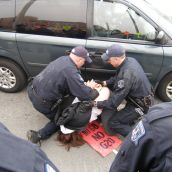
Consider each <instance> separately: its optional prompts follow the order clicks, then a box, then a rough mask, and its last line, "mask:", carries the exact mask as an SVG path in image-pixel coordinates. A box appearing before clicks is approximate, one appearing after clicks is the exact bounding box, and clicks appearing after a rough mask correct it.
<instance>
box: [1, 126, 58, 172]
mask: <svg viewBox="0 0 172 172" xmlns="http://www.w3.org/2000/svg"><path fill="white" fill-rule="evenodd" d="M0 155H1V156H0V171H1V172H47V170H46V168H52V169H54V172H59V171H58V169H57V168H56V167H55V166H54V165H53V164H52V162H51V161H50V160H49V159H48V157H47V156H46V154H45V153H44V152H43V151H42V150H41V149H40V148H39V147H38V146H36V145H34V144H32V143H30V142H28V141H25V140H22V139H20V138H18V137H16V136H14V135H13V134H11V133H10V132H9V130H8V129H7V128H6V127H5V126H4V125H3V124H2V123H0Z"/></svg>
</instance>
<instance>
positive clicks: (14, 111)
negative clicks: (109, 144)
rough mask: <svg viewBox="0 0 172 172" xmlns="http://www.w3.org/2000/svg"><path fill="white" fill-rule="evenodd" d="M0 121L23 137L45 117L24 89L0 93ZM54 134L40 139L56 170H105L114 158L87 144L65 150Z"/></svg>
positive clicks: (81, 171)
mask: <svg viewBox="0 0 172 172" xmlns="http://www.w3.org/2000/svg"><path fill="white" fill-rule="evenodd" d="M0 121H1V122H2V123H3V124H5V125H6V127H7V128H8V129H9V130H10V131H11V132H12V133H14V134H15V135H17V136H19V137H21V138H23V139H26V132H27V131H28V130H30V129H32V130H38V129H40V128H41V127H43V126H44V125H45V124H46V123H47V122H48V119H47V118H46V117H44V116H43V115H42V114H41V113H39V112H38V111H36V110H35V109H34V108H33V107H32V104H31V102H30V100H29V99H28V97H27V93H26V90H23V91H22V92H19V93H4V92H0ZM56 137H57V135H56V134H54V135H53V136H52V137H51V138H50V139H48V140H46V141H44V142H43V143H42V145H41V149H42V150H44V152H46V154H47V155H48V157H49V158H50V160H51V161H52V162H53V163H54V164H55V165H56V166H57V167H58V168H59V170H60V172H108V171H109V168H110V165H111V163H112V161H113V159H114V157H115V154H114V153H111V154H109V155H108V156H106V157H105V158H104V157H102V156H101V155H99V154H98V153H97V152H96V151H95V150H94V149H92V148H91V147H90V146H89V145H87V144H85V145H83V146H81V147H79V148H71V150H70V151H69V152H68V151H66V149H65V148H64V147H63V146H61V145H60V143H59V142H57V141H56Z"/></svg>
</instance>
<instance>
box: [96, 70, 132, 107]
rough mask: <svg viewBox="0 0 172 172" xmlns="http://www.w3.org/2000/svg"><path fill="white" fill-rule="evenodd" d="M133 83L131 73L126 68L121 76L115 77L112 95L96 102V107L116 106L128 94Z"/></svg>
mask: <svg viewBox="0 0 172 172" xmlns="http://www.w3.org/2000/svg"><path fill="white" fill-rule="evenodd" d="M133 83H134V78H133V77H132V73H131V72H130V71H128V70H126V71H124V72H123V76H122V78H119V79H116V81H115V82H114V86H113V91H112V95H111V97H110V98H109V99H108V100H105V101H101V102H97V107H98V108H107V109H114V108H117V107H118V106H119V105H120V104H121V103H122V101H123V100H124V99H125V98H126V97H127V95H128V94H129V91H130V89H131V88H132V85H133Z"/></svg>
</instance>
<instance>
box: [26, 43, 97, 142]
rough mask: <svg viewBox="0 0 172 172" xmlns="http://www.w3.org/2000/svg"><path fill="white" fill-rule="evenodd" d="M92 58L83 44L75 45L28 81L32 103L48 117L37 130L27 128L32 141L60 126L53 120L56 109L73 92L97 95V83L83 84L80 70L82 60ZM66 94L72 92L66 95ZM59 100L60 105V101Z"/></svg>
mask: <svg viewBox="0 0 172 172" xmlns="http://www.w3.org/2000/svg"><path fill="white" fill-rule="evenodd" d="M91 61H92V60H91V59H90V57H89V53H88V51H87V50H86V49H85V48H84V47H83V46H77V47H75V48H73V49H72V51H71V53H70V54H69V56H62V57H59V58H58V59H57V60H55V61H53V62H51V63H50V64H49V65H48V66H47V67H46V68H45V69H44V70H43V71H42V72H41V73H40V74H39V75H37V76H36V77H35V78H34V79H33V81H32V83H31V84H29V87H28V95H29V98H30V100H31V102H32V104H33V106H34V107H35V109H37V110H38V111H39V112H41V113H42V114H44V115H45V116H46V117H47V118H49V119H50V122H48V123H47V125H45V127H43V128H42V129H40V130H39V131H34V130H30V131H28V132H27V136H28V139H29V140H30V141H31V142H33V143H38V142H40V140H44V139H47V138H48V137H49V136H51V135H52V134H53V133H55V132H56V131H57V130H59V127H57V126H56V125H55V122H54V118H55V115H56V112H57V111H58V110H59V109H61V107H62V106H63V107H65V106H68V105H69V104H70V103H71V101H72V97H73V96H74V97H78V98H79V100H81V101H83V100H86V101H88V100H93V99H95V98H96V97H97V96H98V92H97V91H96V90H95V89H93V88H94V87H95V85H96V83H95V82H94V81H92V82H89V84H87V85H86V84H85V83H84V80H83V78H82V77H81V75H80V71H79V68H80V67H82V66H83V65H84V64H85V62H88V63H90V62H91ZM67 95H71V96H69V98H68V99H67V98H65V97H66V96H67ZM61 102H63V103H62V105H59V104H60V103H61ZM64 104H65V105H64ZM58 113H59V112H58Z"/></svg>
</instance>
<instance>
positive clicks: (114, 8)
mask: <svg viewBox="0 0 172 172" xmlns="http://www.w3.org/2000/svg"><path fill="white" fill-rule="evenodd" d="M93 36H99V37H110V38H121V39H133V40H151V41H154V40H155V36H156V30H155V28H154V27H153V26H152V25H151V24H150V23H148V22H147V21H146V20H145V19H144V18H143V17H142V16H140V15H139V14H138V13H136V12H135V11H134V10H132V9H131V8H129V7H128V6H126V5H124V4H121V3H117V2H113V1H103V0H101V1H97V0H94V21H93Z"/></svg>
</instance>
